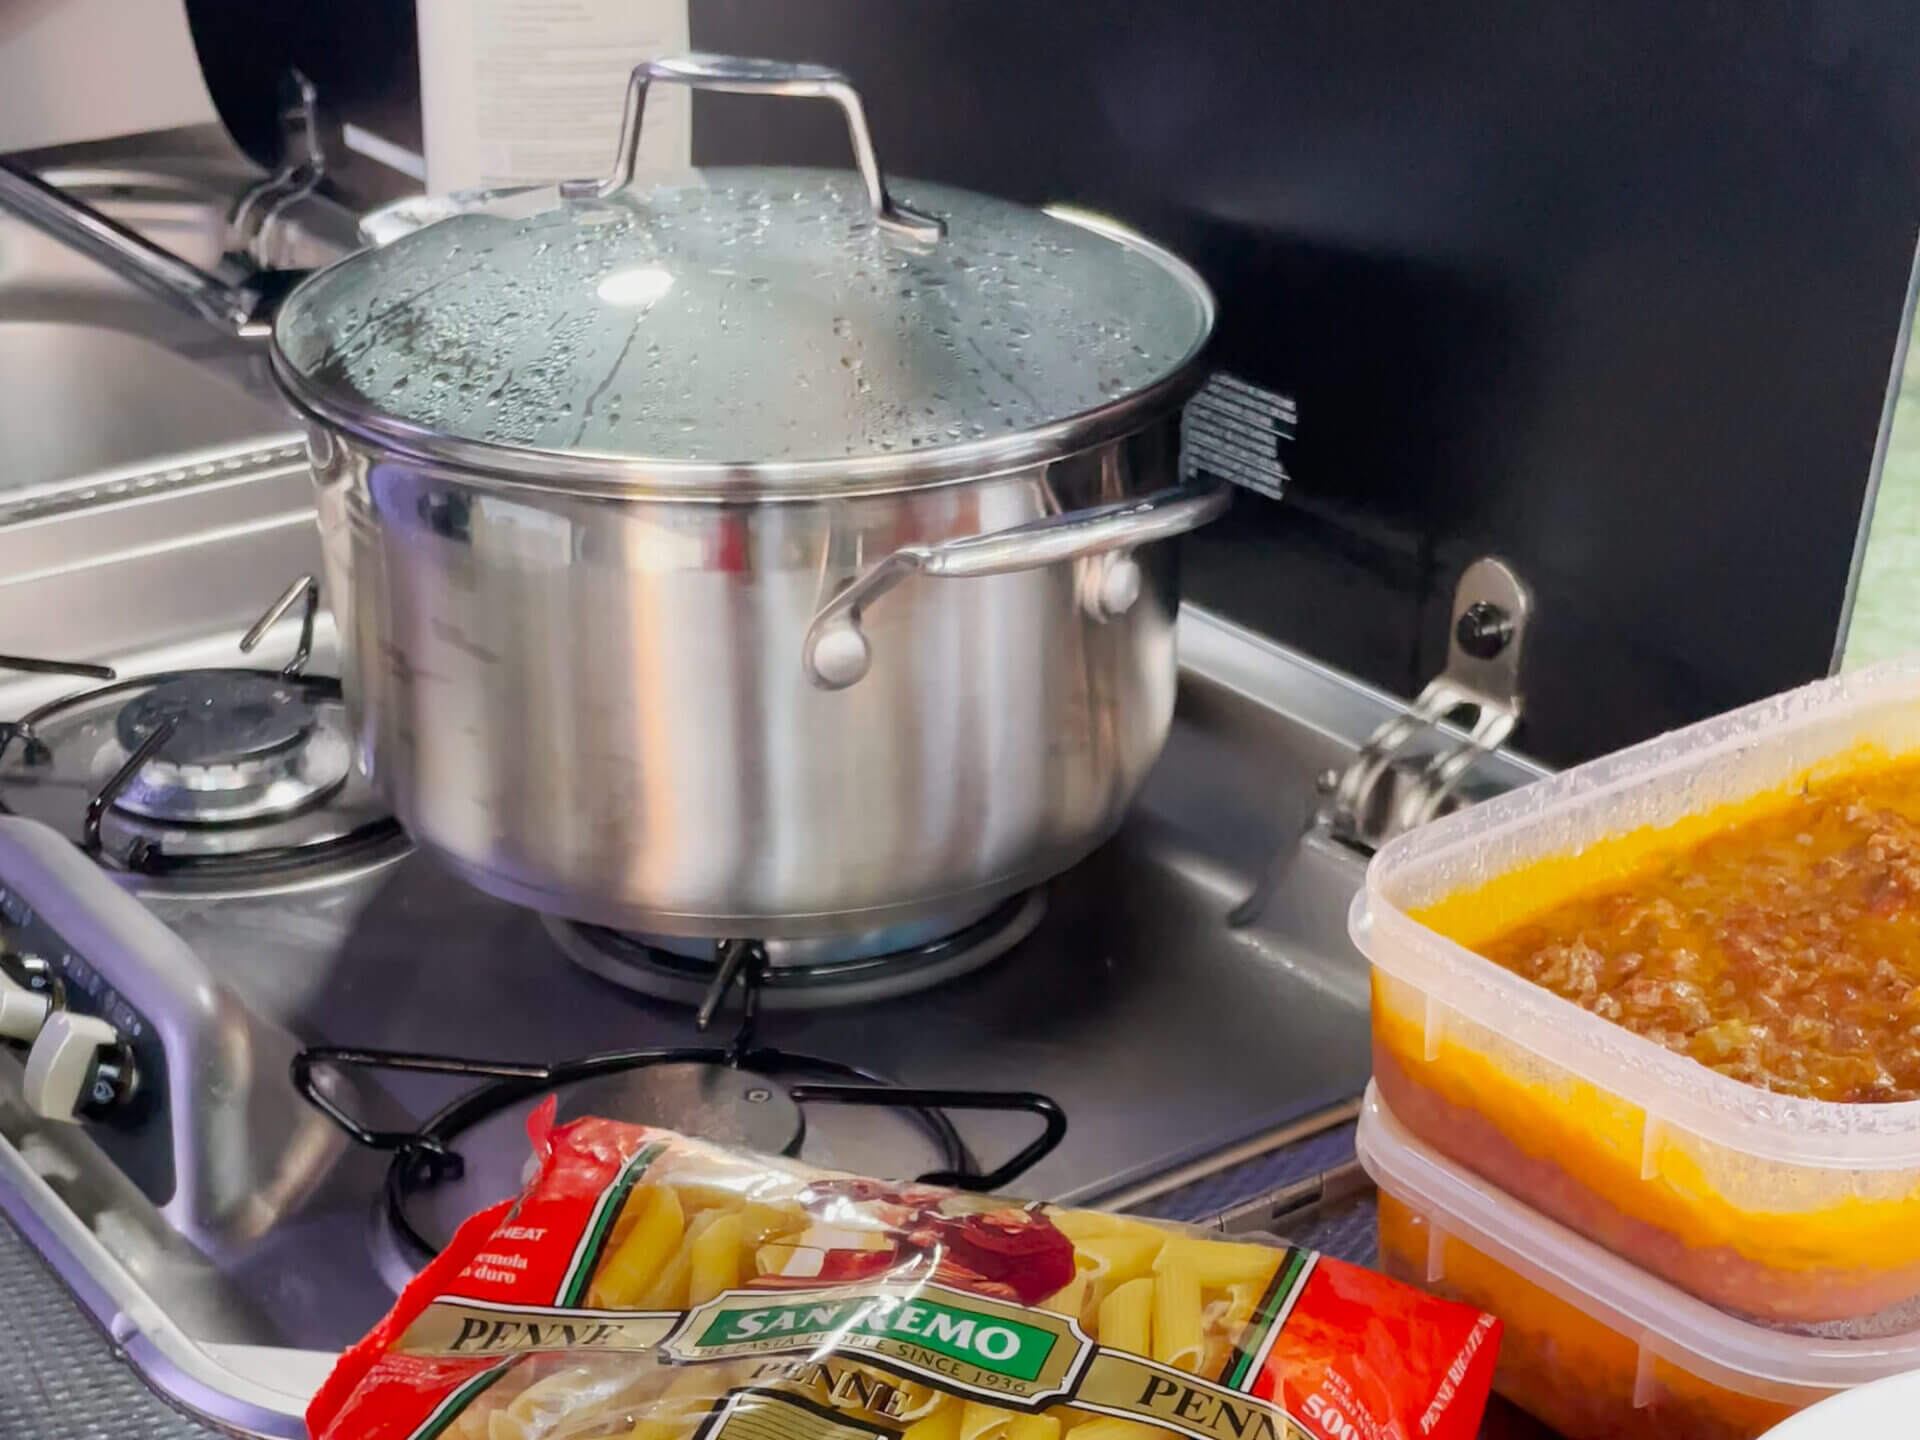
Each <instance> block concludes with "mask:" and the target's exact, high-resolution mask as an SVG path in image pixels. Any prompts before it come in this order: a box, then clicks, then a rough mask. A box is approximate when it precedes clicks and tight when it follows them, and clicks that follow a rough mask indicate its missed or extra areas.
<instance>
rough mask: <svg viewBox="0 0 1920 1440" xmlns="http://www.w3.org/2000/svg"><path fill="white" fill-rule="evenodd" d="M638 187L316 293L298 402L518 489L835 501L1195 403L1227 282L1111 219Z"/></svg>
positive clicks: (364, 267) (851, 191) (548, 210)
mask: <svg viewBox="0 0 1920 1440" xmlns="http://www.w3.org/2000/svg"><path fill="white" fill-rule="evenodd" d="M665 63H666V64H668V65H693V66H695V67H696V69H697V70H698V71H699V73H701V74H702V75H703V76H704V75H706V74H707V73H708V72H710V71H717V72H718V73H721V74H723V75H732V76H735V77H737V76H738V75H739V74H741V73H746V74H749V75H750V76H752V75H759V74H760V73H761V70H751V71H746V72H742V71H740V70H739V69H738V68H737V67H742V66H750V67H761V69H762V70H764V71H766V72H767V73H772V74H776V75H779V76H791V75H793V74H801V75H805V76H818V75H829V76H830V75H831V73H832V72H823V71H816V70H814V69H812V68H811V67H794V66H780V65H773V64H771V62H760V61H751V62H749V61H734V60H722V59H714V58H711V57H702V58H698V59H696V60H688V61H676V62H665ZM727 67H736V68H734V69H728V68H727ZM642 68H643V71H649V72H654V71H658V69H659V66H658V65H656V66H654V67H642ZM639 73H640V72H636V74H637V75H638V74H639ZM650 78H651V79H652V80H653V81H654V82H656V83H657V81H658V80H660V79H662V78H675V79H681V80H685V79H686V76H685V75H684V74H681V73H680V72H677V71H676V72H673V73H672V75H671V76H665V75H662V74H660V73H651V74H650ZM703 83H704V82H703ZM817 83H818V84H820V85H826V84H827V82H824V81H822V82H817ZM715 88H763V89H764V88H768V86H767V85H761V84H759V83H758V82H755V83H753V84H747V83H744V82H743V83H740V84H732V83H729V84H726V85H721V84H718V83H717V82H716V84H715ZM830 89H831V87H830V86H828V89H827V90H825V91H821V92H820V93H829V92H830ZM774 93H788V92H787V91H786V90H784V89H778V88H775V91H774ZM805 93H815V91H812V90H808V91H806V92H805ZM848 94H849V95H850V94H851V92H848ZM829 98H835V99H840V100H841V101H842V104H843V105H845V104H846V103H847V99H846V97H843V96H841V95H838V94H830V95H829ZM852 103H853V105H854V107H855V110H854V111H853V112H850V114H857V105H858V101H857V97H855V98H854V99H853V101H852ZM630 108H631V107H630ZM633 128H634V133H635V135H636V137H637V128H638V127H637V121H636V122H635V123H634V126H633ZM854 135H855V139H856V145H855V149H856V153H857V154H861V155H862V158H863V160H868V159H871V155H870V153H863V151H862V147H861V145H860V144H859V141H860V140H861V139H862V138H863V137H864V120H863V119H862V120H861V121H860V123H859V125H858V126H857V127H855V129H854ZM622 143H623V147H624V146H625V144H626V141H625V140H623V142H622ZM868 150H870V146H869V147H868ZM863 168H864V167H863ZM625 180H626V177H624V176H616V177H615V178H614V179H613V180H610V181H605V182H598V183H596V182H567V183H564V184H562V185H560V186H557V187H546V188H542V189H539V190H532V191H525V192H519V193H517V194H514V195H509V196H506V197H500V196H495V197H492V198H491V199H490V200H489V202H488V203H487V206H486V208H485V209H484V210H481V211H477V212H473V213H466V214H459V215H455V216H453V217H451V218H448V219H445V220H441V221H439V222H438V223H435V224H431V225H429V226H427V227H426V228H424V229H421V230H418V231H416V232H414V233H412V234H410V235H406V236H404V237H402V238H400V239H398V240H396V241H394V242H393V243H391V244H389V245H387V246H384V247H382V248H379V249H375V250H367V251H362V252H360V253H358V254H355V255H352V256H349V257H348V258H347V259H345V260H343V261H341V262H339V263H338V264H336V265H334V266H332V267H331V268H329V269H327V270H326V271H324V272H322V273H321V274H319V275H317V276H315V277H313V278H311V279H309V280H308V281H307V282H306V283H305V284H303V285H302V286H300V287H299V288H298V289H297V290H296V291H295V292H294V293H293V294H292V295H291V296H290V297H289V298H288V299H287V301H286V302H285V304H284V305H283V307H282V309H281V311H280V313H279V317H278V320H277V322H276V326H275V342H276V343H275V349H276V356H275V361H276V371H277V373H278V374H279V375H280V378H281V380H282V382H283V384H285V385H286V387H287V388H288V390H289V391H290V392H291V394H292V395H293V397H294V399H295V400H296V401H297V402H299V403H300V404H302V405H304V406H306V407H307V408H308V409H309V410H311V411H313V412H316V413H317V414H318V415H319V416H320V417H321V418H323V419H325V420H329V421H332V422H335V423H338V424H340V425H342V426H344V427H346V428H348V429H349V430H352V431H355V432H357V433H360V434H363V435H365V436H367V437H369V438H373V439H376V440H379V441H383V442H385V443H389V444H394V445H398V446H400V447H401V448H405V449H408V450H412V451H425V452H429V453H431V454H433V455H436V456H442V457H445V458H455V459H461V460H465V461H469V462H475V463H480V464H482V465H485V466H488V467H491V468H494V469H502V468H504V469H507V470H510V471H524V472H526V473H527V474H529V475H533V476H539V477H543V478H552V477H556V476H561V475H564V476H568V477H570V478H574V479H579V478H583V477H587V476H593V475H596V474H597V475H599V476H601V477H602V478H606V479H609V480H612V481H615V482H627V483H631V482H633V481H635V480H639V481H641V482H642V483H645V482H648V481H664V482H665V483H668V484H672V483H673V482H674V481H675V480H676V479H678V480H686V479H700V478H705V479H707V480H712V479H713V478H715V476H716V474H718V475H724V476H725V477H726V478H727V479H728V480H729V481H730V482H731V483H732V484H735V485H739V484H741V483H745V484H747V485H748V486H749V488H751V485H752V482H754V481H756V480H758V481H760V482H762V483H763V484H768V485H773V486H777V487H780V488H785V486H786V485H787V484H789V483H792V482H800V483H802V484H805V483H806V482H808V481H819V482H826V483H829V484H833V485H835V487H836V488H837V485H838V482H843V481H846V480H849V479H852V480H857V479H859V478H861V477H862V476H870V475H875V474H886V475H889V476H890V477H892V478H894V479H899V478H903V477H904V478H915V479H917V478H922V477H931V476H934V475H951V474H953V473H956V472H960V471H967V470H972V471H976V472H977V471H978V470H979V469H980V468H981V467H983V466H988V467H992V466H996V465H997V464H1003V463H1016V464H1017V463H1025V462H1026V461H1028V460H1029V459H1035V458H1045V456H1046V455H1047V454H1048V453H1059V452H1060V451H1061V450H1062V449H1063V448H1069V447H1072V448H1077V447H1078V446H1080V445H1083V444H1088V443H1093V442H1094V441H1096V440H1098V439H1102V438H1106V437H1107V436H1110V435H1113V434H1117V433H1123V432H1124V431H1125V430H1126V429H1130V428H1134V427H1136V426H1138V425H1139V424H1140V423H1142V420H1143V419H1145V418H1150V414H1151V412H1153V411H1156V410H1159V411H1164V410H1166V409H1169V408H1171V407H1172V406H1173V405H1175V404H1177V403H1179V401H1180V400H1182V399H1184V398H1185V395H1186V393H1187V391H1188V390H1189V389H1190V388H1191V386H1192V384H1194V383H1197V379H1198V377H1197V375H1195V374H1193V373H1192V372H1193V370H1194V367H1195V364H1196V361H1197V358H1198V355H1199V352H1200V350H1201V348H1202V346H1203V344H1204V342H1205V341H1206V339H1207V336H1208V334H1209V332H1210V330H1211V328H1212V321H1213V303H1212V298H1211V296H1210V295H1209V294H1208V292H1207V289H1206V286H1205V285H1204V284H1203V283H1202V282H1201V281H1200V280H1199V278H1198V277H1197V276H1196V275H1195V274H1194V273H1193V272H1192V271H1191V270H1190V269H1189V268H1188V267H1187V266H1185V265H1183V264H1181V263H1180V262H1179V261H1178V260H1176V259H1174V258H1173V257H1172V256H1170V255H1168V254H1167V253H1166V252H1164V251H1162V250H1160V249H1158V248H1157V247H1155V246H1153V245H1152V244H1150V243H1148V242H1147V241H1145V240H1143V239H1141V238H1140V237H1138V236H1136V235H1133V234H1131V233H1129V232H1127V231H1125V230H1124V229H1122V228H1120V227H1119V226H1116V225H1114V224H1111V223H1110V222H1105V221H1100V220H1097V219H1094V218H1092V217H1084V216H1082V217H1076V216H1072V215H1069V214H1064V213H1059V212H1056V213H1047V212H1043V211H1040V210H1035V209H1032V208H1029V207H1027V206H1023V205H1017V204H1012V203H1010V202H1007V201H1004V200H996V199H992V198H989V197H987V196H983V195H977V194H973V193H971V192H968V191H964V190H957V189H953V188H950V187H948V186H943V185H932V184H922V183H917V182H909V183H906V184H903V185H902V186H901V187H900V195H899V198H898V200H896V199H895V197H894V195H893V194H892V193H891V192H890V191H889V190H888V188H887V185H886V183H885V182H884V181H883V180H881V178H880V176H879V172H878V170H877V167H876V168H873V169H871V170H868V171H866V173H854V172H836V171H818V170H799V169H768V168H725V169H713V170H708V171H706V172H704V173H702V174H699V175H698V176H697V177H696V178H695V180H694V181H693V182H692V183H675V184H659V185H655V186H653V187H652V188H638V187H629V186H627V185H626V183H625ZM556 459H558V460H559V461H560V462H561V464H560V466H559V468H558V469H556V468H555V463H554V462H555V461H556Z"/></svg>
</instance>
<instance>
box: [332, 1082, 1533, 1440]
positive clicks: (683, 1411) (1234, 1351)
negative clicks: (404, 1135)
mask: <svg viewBox="0 0 1920 1440" xmlns="http://www.w3.org/2000/svg"><path fill="white" fill-rule="evenodd" d="M552 1113H553V1112H552V1107H551V1105H548V1106H546V1107H543V1109H542V1110H541V1111H540V1112H537V1113H536V1115H535V1117H534V1122H533V1130H534V1140H535V1144H536V1148H537V1151H538V1153H539V1157H540V1166H539V1171H538V1173H537V1174H536V1176H535V1177H534V1179H533V1181H532V1182H531V1183H530V1184H529V1185H528V1187H527V1189H526V1190H525V1192H524V1193H523V1194H522V1195H521V1196H520V1198H519V1199H518V1200H516V1201H513V1202H511V1203H509V1204H502V1205H499V1206H496V1207H494V1208H493V1209H491V1210H487V1211H484V1212H482V1213H481V1214H479V1215H476V1216H475V1217H474V1218H473V1219H472V1220H470V1221H468V1222H467V1224H466V1225H465V1226H464V1227H463V1228H462V1229H461V1230H460V1232H459V1234H458V1235H457V1236H456V1237H455V1239H454V1242H453V1243H452V1244H451V1245H450V1246H449V1247H448V1248H447V1250H446V1251H445V1252H444V1253H443V1254H442V1255H441V1256H439V1258H438V1259H436V1260H435V1261H434V1262H433V1263H432V1264H431V1265H429V1266H428V1267H427V1268H426V1269H425V1270H424V1271H422V1272H421V1274H420V1275H419V1276H418V1277H417V1278H416V1279H415V1280H414V1282H413V1283H412V1284H411V1285H409V1286H408V1287H407V1289H406V1290H405V1292H404V1293H402V1295H401V1296H400V1298H399V1300H398V1302H397V1303H396V1304H395V1305H394V1308H393V1310H392V1311H391V1313H389V1314H388V1316H387V1317H386V1319H385V1320H383V1321H382V1322H381V1323H380V1325H379V1326H378V1327H376V1328H375V1330H374V1331H373V1333H372V1334H370V1335H368V1336H367V1338H366V1339H365V1340H363V1341H361V1342H360V1344H358V1345H357V1346H355V1347H354V1348H353V1349H352V1350H349V1351H348V1352H347V1353H346V1355H344V1356H343V1357H342V1358H341V1360H340V1363H339V1365H338V1366H337V1367H336V1368H335V1370H334V1372H333V1374H332V1376H331V1377H329V1379H328V1381H327V1383H326V1384H325V1385H324V1386H323V1387H322V1388H321V1390H320V1393H319V1394H318V1395H317V1396H315V1398H314V1401H313V1404H312V1406H311V1407H310V1409H309V1410H308V1412H307V1423H308V1425H309V1427H310V1429H311V1431H312V1433H313V1435H314V1437H315V1440H437V1437H443V1436H444V1437H447V1440H896V1437H898V1440H1061V1435H1062V1432H1064V1431H1068V1430H1071V1431H1072V1432H1073V1437H1072V1440H1160V1437H1172V1436H1182V1437H1187V1440H1470V1437H1472V1436H1473V1435H1474V1434H1475V1432H1476V1430H1477V1428H1478V1426H1479V1421H1480V1414H1481V1410H1482V1407H1483V1406H1484V1405H1485V1403H1486V1397H1487V1388H1488V1385H1489V1383H1490V1381H1491V1379H1492V1375H1493V1362H1494V1352H1495V1350H1496V1349H1497V1347H1498V1344H1499V1336H1500V1322H1499V1321H1497V1320H1495V1319H1494V1318H1493V1317H1492V1316H1490V1315H1483V1314H1481V1313H1480V1312H1478V1311H1476V1310H1473V1309H1471V1308H1470V1307H1467V1306H1464V1305H1456V1304H1452V1303H1450V1302H1447V1301H1442V1300H1436V1299H1432V1298H1430V1297H1428V1296H1425V1295H1422V1294H1420V1293H1419V1292H1418V1291H1415V1290H1412V1289H1409V1288H1408V1287H1406V1286H1404V1285H1401V1284H1399V1283H1397V1282H1395V1281H1392V1280H1388V1279H1386V1278H1385V1277H1384V1276H1380V1275H1376V1274H1373V1273H1372V1272H1371V1271H1367V1270H1362V1269H1359V1268H1357V1267H1355V1266H1352V1265H1346V1264H1343V1263H1341V1262H1340V1261H1337V1260H1332V1259H1329V1258H1327V1257H1326V1256H1322V1255H1315V1254H1313V1253H1312V1252H1310V1251H1305V1250H1298V1249H1293V1248H1289V1247H1283V1246H1281V1245H1278V1244H1272V1245H1267V1244H1251V1243H1241V1242H1238V1241H1227V1240H1222V1239H1219V1238H1217V1237H1216V1238H1208V1237H1207V1236H1206V1235H1205V1234H1204V1233H1203V1232H1201V1231H1197V1230H1193V1229H1189V1228H1182V1227H1179V1226H1173V1225H1164V1224H1160V1223H1158V1222H1148V1221H1144V1220H1135V1219H1128V1218H1125V1217H1122V1216H1116V1215H1104V1214H1097V1213H1095V1212H1092V1211H1085V1210H1061V1209H1056V1208H1054V1207H1052V1206H1048V1205H1020V1204H1016V1203H1014V1202H1011V1201H1007V1200H1004V1199H998V1198H994V1197H989V1196H978V1195H970V1194H966V1193H963V1192H959V1191H952V1190H943V1189H938V1188H935V1187H932V1186H926V1185H913V1184H906V1185H901V1184H892V1183H885V1182H881V1181H877V1180H859V1179H853V1178H850V1177H847V1176H843V1175H834V1174H828V1173H825V1172H821V1171H817V1170H813V1169H809V1168H807V1167H805V1166H802V1165H799V1164H797V1163H794V1162H792V1161H787V1160H774V1159H768V1158H765V1157H762V1156H756V1155H747V1154H744V1153H740V1152H736V1151H730V1150H726V1149H722V1148H720V1147H717V1146H714V1145H709V1144H706V1143H704V1142H701V1141H697V1140H689V1139H686V1138H684V1137H682V1136H679V1135H675V1134H672V1133H670V1132H668V1131H664V1130H653V1129H647V1128H643V1127H641V1126H637V1125H624V1124H618V1123H615V1122H613V1121H608V1120H598V1119H584V1120H578V1121H575V1122H573V1123H571V1124H568V1125H565V1126H561V1127H558V1128H554V1127H553V1125H552V1118H551V1117H552Z"/></svg>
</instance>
